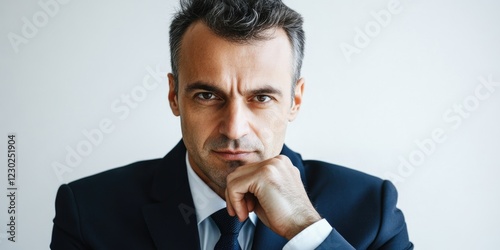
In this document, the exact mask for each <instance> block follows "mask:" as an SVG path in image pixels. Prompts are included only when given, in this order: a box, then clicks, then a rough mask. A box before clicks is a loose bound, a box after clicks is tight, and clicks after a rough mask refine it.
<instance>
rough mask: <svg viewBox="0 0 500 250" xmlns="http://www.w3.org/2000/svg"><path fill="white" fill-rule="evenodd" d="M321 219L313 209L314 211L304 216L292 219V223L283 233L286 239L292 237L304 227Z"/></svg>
mask: <svg viewBox="0 0 500 250" xmlns="http://www.w3.org/2000/svg"><path fill="white" fill-rule="evenodd" d="M321 219H322V218H321V216H320V215H319V214H318V213H317V212H316V211H314V213H310V214H308V215H306V216H304V217H301V219H297V218H295V219H293V220H292V221H293V222H294V223H293V224H294V225H293V226H292V227H291V229H290V230H288V232H287V233H286V234H285V238H286V239H287V240H291V239H292V238H293V237H295V236H296V235H297V234H299V233H300V232H302V231H303V230H304V229H306V228H308V227H309V226H310V225H312V224H314V223H316V222H318V221H320V220H321Z"/></svg>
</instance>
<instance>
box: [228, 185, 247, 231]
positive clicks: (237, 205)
mask: <svg viewBox="0 0 500 250" xmlns="http://www.w3.org/2000/svg"><path fill="white" fill-rule="evenodd" d="M250 178H251V177H247V178H244V177H243V178H237V179H233V178H228V182H227V188H226V203H228V204H229V205H228V207H229V206H231V208H232V209H233V211H234V212H235V213H236V215H237V216H238V218H239V219H240V221H244V220H245V219H246V218H247V217H248V207H247V200H246V199H245V194H246V193H248V192H249V191H248V187H249V186H250V183H251V182H250V181H249V180H248V179H250Z"/></svg>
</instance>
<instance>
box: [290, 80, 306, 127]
mask: <svg viewBox="0 0 500 250" xmlns="http://www.w3.org/2000/svg"><path fill="white" fill-rule="evenodd" d="M304 83H305V80H304V78H300V79H299V80H297V83H296V84H295V93H294V94H293V103H292V107H291V108H290V114H289V116H288V121H290V122H291V121H293V120H295V118H296V117H297V114H298V113H299V109H300V105H302V95H303V94H304Z"/></svg>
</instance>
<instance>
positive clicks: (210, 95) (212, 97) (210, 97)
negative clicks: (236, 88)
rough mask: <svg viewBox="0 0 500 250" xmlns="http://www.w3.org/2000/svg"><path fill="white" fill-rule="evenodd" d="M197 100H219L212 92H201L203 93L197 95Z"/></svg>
mask: <svg viewBox="0 0 500 250" xmlns="http://www.w3.org/2000/svg"><path fill="white" fill-rule="evenodd" d="M196 98H198V99H200V100H203V101H209V100H215V99H217V96H216V95H214V94H213V93H210V92H201V93H198V94H196Z"/></svg>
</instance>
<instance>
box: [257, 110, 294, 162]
mask: <svg viewBox="0 0 500 250" xmlns="http://www.w3.org/2000/svg"><path fill="white" fill-rule="evenodd" d="M258 120H259V123H258V124H255V130H254V131H256V133H257V135H258V137H259V138H260V139H261V141H262V143H263V144H264V146H265V147H266V148H268V149H267V150H271V151H273V154H276V152H274V151H276V150H278V152H277V153H279V150H281V147H282V145H283V143H284V140H285V134H286V128H287V125H288V120H287V118H286V116H285V114H284V112H270V113H269V114H266V115H265V116H263V117H261V118H260V119H258Z"/></svg>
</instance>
